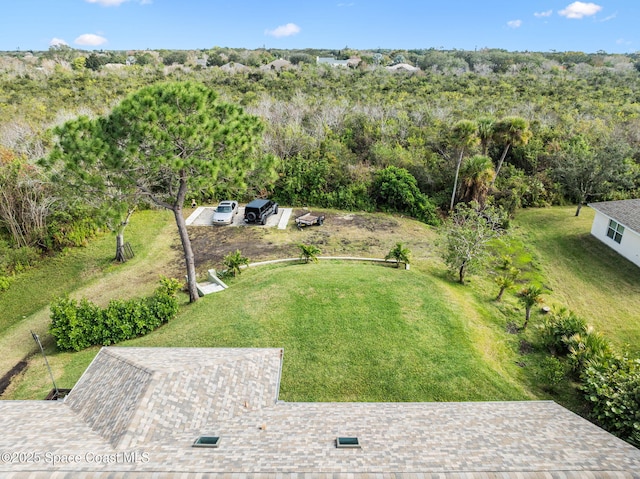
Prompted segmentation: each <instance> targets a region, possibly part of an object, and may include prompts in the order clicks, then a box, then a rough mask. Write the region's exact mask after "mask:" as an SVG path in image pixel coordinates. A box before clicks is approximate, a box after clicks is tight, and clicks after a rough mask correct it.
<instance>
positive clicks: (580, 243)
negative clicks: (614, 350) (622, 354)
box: [514, 207, 640, 355]
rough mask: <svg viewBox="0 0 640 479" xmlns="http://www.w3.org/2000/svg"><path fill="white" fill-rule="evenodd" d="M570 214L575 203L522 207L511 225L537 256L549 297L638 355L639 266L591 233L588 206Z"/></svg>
mask: <svg viewBox="0 0 640 479" xmlns="http://www.w3.org/2000/svg"><path fill="white" fill-rule="evenodd" d="M574 213H575V207H564V208H559V207H556V208H547V209H544V210H537V209H527V210H522V211H520V212H518V216H517V218H516V221H515V222H514V223H515V225H516V226H517V228H518V229H519V230H520V232H521V233H522V234H523V236H524V237H525V238H526V242H527V243H528V245H529V246H530V247H531V248H532V249H533V250H534V252H535V254H536V256H537V258H538V260H539V263H540V266H541V268H542V270H543V274H544V276H546V286H547V287H548V288H549V289H550V290H551V291H552V292H551V294H550V295H548V296H547V297H548V298H549V301H550V302H552V303H557V304H561V305H565V306H567V307H568V308H569V309H571V310H573V311H575V312H576V313H577V314H579V315H580V316H582V317H583V318H585V319H586V320H587V322H588V323H589V324H591V325H593V326H594V327H595V328H596V330H598V331H602V332H603V333H604V334H605V336H606V337H607V338H609V339H610V340H611V341H612V342H613V343H614V344H615V345H616V346H617V347H618V348H622V347H624V346H625V345H629V346H630V349H631V351H632V352H633V353H634V354H636V355H640V313H639V312H640V268H638V266H636V265H635V264H633V263H631V262H630V261H628V260H626V259H624V258H623V257H622V256H620V255H619V254H617V253H616V252H615V251H613V250H612V249H611V248H609V247H607V246H605V245H604V244H603V243H602V242H600V241H599V240H597V239H596V238H594V237H593V236H591V233H590V232H591V223H592V221H593V216H594V211H593V210H592V209H591V208H588V207H585V208H583V209H582V212H581V213H580V216H579V217H577V218H576V217H575V216H574Z"/></svg>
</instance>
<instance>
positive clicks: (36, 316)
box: [0, 210, 176, 397]
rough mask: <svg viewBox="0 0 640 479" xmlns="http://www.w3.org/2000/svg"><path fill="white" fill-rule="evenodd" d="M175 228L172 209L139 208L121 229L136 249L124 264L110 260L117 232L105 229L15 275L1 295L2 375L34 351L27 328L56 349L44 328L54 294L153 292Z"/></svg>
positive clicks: (95, 296)
mask: <svg viewBox="0 0 640 479" xmlns="http://www.w3.org/2000/svg"><path fill="white" fill-rule="evenodd" d="M174 230H175V226H173V218H172V216H171V215H170V214H167V213H165V212H162V211H150V210H149V211H141V212H138V213H136V214H135V215H134V217H133V220H132V222H131V225H130V226H129V227H128V228H127V231H126V233H125V240H126V241H129V242H130V243H131V246H132V248H133V250H134V252H135V254H136V256H135V257H134V258H133V259H131V260H130V261H128V262H127V263H125V264H115V263H114V262H113V257H114V255H115V237H114V235H113V234H109V233H105V234H103V235H100V236H99V237H97V238H94V239H93V240H92V241H91V242H90V244H89V245H88V246H86V247H82V248H74V249H71V250H69V251H68V252H66V253H64V254H61V255H59V256H57V257H55V258H50V259H47V260H45V261H44V262H43V263H41V264H40V265H39V266H38V267H37V268H34V269H32V270H29V271H27V272H25V273H23V274H22V275H20V276H18V277H17V279H16V281H15V282H14V283H13V284H12V285H11V288H9V290H8V291H6V292H4V293H2V294H1V295H0V311H1V312H2V314H0V351H2V354H1V355H0V376H2V375H3V374H4V373H6V372H7V371H9V370H11V368H12V367H13V366H15V365H16V364H17V363H18V362H19V361H20V360H22V359H23V358H25V357H27V356H30V355H32V354H34V353H36V352H38V347H37V345H36V344H35V342H34V341H33V338H32V337H31V333H30V332H31V331H34V332H36V333H37V334H39V335H40V337H41V339H42V341H43V342H44V344H45V346H46V347H47V351H48V352H52V351H53V350H54V349H53V341H52V338H51V337H50V336H49V335H48V333H47V330H48V326H49V323H50V319H49V303H50V302H51V300H53V299H54V298H57V297H59V296H62V295H64V294H69V295H70V296H71V297H74V298H77V299H79V298H81V297H86V298H89V299H91V301H93V302H96V303H98V304H103V305H104V304H106V303H107V302H108V301H109V300H110V299H112V298H127V297H132V296H138V295H146V294H149V293H150V292H151V291H153V289H154V288H155V287H156V286H157V284H158V280H159V278H160V276H161V275H163V274H164V275H171V273H170V268H169V265H168V262H167V261H168V259H170V258H172V257H173V256H172V251H171V244H172V242H173V241H174V239H175V236H176V235H175V232H174ZM38 361H40V362H41V361H42V358H41V357H40V358H39V359H38V358H37V357H36V358H34V359H32V360H31V361H30V365H29V368H31V364H32V363H33V364H34V365H37V364H38ZM61 367H62V366H61ZM47 382H48V384H49V386H50V381H45V382H44V383H45V384H46V383H47ZM26 396H27V397H28V395H26ZM33 397H37V396H33Z"/></svg>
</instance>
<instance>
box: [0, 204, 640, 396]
mask: <svg viewBox="0 0 640 479" xmlns="http://www.w3.org/2000/svg"><path fill="white" fill-rule="evenodd" d="M159 214H160V213H158V212H155V213H153V214H151V216H150V217H149V218H147V221H149V222H150V225H152V224H155V222H159V223H158V226H157V228H155V229H154V227H150V228H149V229H147V228H145V225H144V222H140V224H139V226H138V228H140V229H139V230H136V229H132V234H131V236H130V237H131V239H132V241H135V242H136V243H137V244H140V246H139V249H140V251H141V256H140V257H137V259H136V262H131V263H128V264H127V265H126V266H125V267H114V266H112V265H109V264H108V258H109V256H110V255H111V252H110V248H108V247H107V246H105V247H104V248H105V249H104V250H100V249H97V250H94V253H93V254H95V255H96V257H95V258H93V257H92V258H90V259H89V260H88V262H87V263H86V264H85V265H84V267H85V268H86V269H85V271H91V274H88V273H85V276H84V278H83V277H81V278H80V279H79V280H78V281H79V283H81V284H80V285H79V286H78V287H77V288H76V289H75V290H74V293H73V296H75V297H80V296H86V297H89V298H90V299H92V300H97V301H98V302H101V301H102V302H104V301H106V299H108V298H110V297H124V296H130V295H132V294H133V293H136V294H146V293H145V291H147V290H149V291H150V289H151V286H152V285H155V284H156V283H155V280H154V281H138V282H139V283H140V284H137V282H136V279H137V278H138V279H139V278H145V277H148V276H149V275H155V277H157V275H158V274H159V270H161V269H162V268H163V265H166V261H167V255H169V254H173V255H174V257H175V251H173V252H172V253H169V249H168V244H169V243H170V242H171V241H172V240H171V238H174V239H175V232H172V228H174V227H173V225H172V221H171V218H168V219H167V217H163V216H161V219H158V216H156V215H159ZM592 218H593V212H592V211H591V210H590V209H587V208H585V209H583V212H582V213H581V216H580V217H578V218H575V217H574V216H573V209H572V208H548V209H536V210H533V209H531V210H523V211H520V212H519V214H518V217H517V218H516V220H515V221H514V226H515V228H514V231H513V233H514V234H515V235H516V236H518V237H519V238H521V239H523V240H524V242H525V243H526V246H527V247H528V248H530V249H531V250H532V252H533V256H534V258H535V259H534V263H535V264H537V265H538V267H539V271H536V273H535V276H536V279H541V280H543V281H544V283H545V287H547V288H548V290H549V291H548V294H545V295H544V298H545V303H546V304H558V305H566V306H568V307H569V308H571V309H572V310H574V311H576V312H577V313H578V314H580V315H582V316H583V317H585V318H586V319H587V320H588V322H589V323H591V324H593V325H594V326H595V327H596V329H597V330H599V331H602V332H603V333H604V334H605V335H606V337H607V338H609V339H610V340H611V341H612V342H613V343H614V344H615V345H616V346H618V347H620V348H622V347H623V346H624V345H625V344H630V345H631V350H632V351H633V352H636V353H637V352H638V346H639V345H640V341H638V340H639V339H640V318H639V317H638V313H637V312H638V311H640V294H638V293H640V268H637V267H636V266H635V265H633V264H632V263H630V262H628V261H626V260H624V259H623V258H621V257H620V256H619V255H617V254H616V253H615V252H613V251H611V250H610V249H609V248H607V247H606V246H605V245H602V244H601V243H600V242H599V241H597V240H596V239H595V238H593V237H591V235H590V233H589V232H590V228H591V221H592ZM407 225H408V226H407ZM367 231H368V230H367ZM312 232H313V231H312ZM320 232H322V233H323V234H325V235H326V237H327V239H330V240H331V241H338V242H339V241H340V239H339V238H340V235H339V234H338V232H337V231H333V230H331V229H330V226H328V225H327V227H326V228H324V229H323V230H319V231H318V233H320ZM286 233H289V232H279V234H280V235H281V236H282V237H281V238H280V239H281V240H282V241H285V242H286V240H287V238H286V237H285V234H286ZM297 233H298V232H297V231H293V232H291V239H290V241H292V242H294V243H295V242H299V241H300V239H299V237H298V236H299V235H298V236H295V235H296V234H297ZM387 233H389V234H391V233H394V234H395V235H397V240H399V241H404V242H405V243H407V244H410V245H412V251H413V252H414V260H413V262H412V264H411V270H410V271H404V270H396V269H394V268H390V267H388V266H381V265H375V264H370V263H360V262H347V261H345V262H335V261H333V262H325V261H321V262H320V263H317V264H291V263H289V264H280V265H272V266H261V267H257V268H251V269H249V270H246V271H244V272H243V273H242V275H241V276H240V277H238V278H237V279H235V280H230V281H229V283H230V284H231V287H230V288H229V289H228V290H226V291H224V292H222V293H217V294H214V295H210V296H207V297H205V298H202V299H201V300H200V301H198V302H197V303H196V304H193V305H188V304H184V305H183V307H182V308H181V311H180V313H179V315H178V317H177V318H176V319H175V320H173V321H172V322H171V323H169V324H167V325H165V326H163V327H162V328H160V329H158V330H157V331H155V332H153V333H151V334H149V335H147V336H146V337H142V338H138V339H135V340H132V341H128V342H126V343H123V344H122V346H165V347H166V346H175V347H196V346H197V347H282V348H284V350H285V354H284V364H283V375H282V383H281V390H280V397H281V399H284V400H287V401H469V400H472V401H475V400H517V399H536V398H538V399H548V398H549V397H550V396H549V394H548V393H547V392H545V391H543V390H542V389H541V388H540V385H539V384H538V383H539V381H538V379H537V376H536V370H535V368H536V362H537V361H538V359H537V356H536V355H535V354H531V353H529V354H521V353H520V351H519V347H520V340H521V339H523V337H524V339H526V340H527V341H532V342H535V328H536V326H537V324H539V322H540V321H541V318H542V315H541V314H540V313H539V311H538V309H536V311H535V312H534V315H533V317H532V321H531V324H530V327H529V329H528V330H527V332H526V334H525V335H522V334H509V333H507V332H506V325H507V324H508V323H510V322H515V323H516V324H521V323H522V321H523V320H524V312H523V310H522V308H521V306H520V304H519V303H518V301H517V299H516V297H515V293H516V292H517V291H516V290H514V291H511V292H510V293H509V294H507V295H505V299H504V300H503V302H502V303H496V302H495V301H494V298H495V294H496V293H497V287H496V285H495V284H494V283H493V280H492V278H493V277H492V275H491V274H489V272H487V273H486V274H483V273H479V274H477V275H474V276H472V277H470V283H469V284H467V285H465V286H461V285H459V284H457V283H455V281H454V280H453V278H452V277H451V276H450V275H449V274H447V273H446V270H445V267H444V265H443V264H442V263H441V261H440V260H439V259H438V257H437V252H436V250H435V249H434V248H433V243H434V241H435V235H434V232H433V231H432V230H431V229H429V228H427V227H425V226H424V225H420V224H419V223H416V222H413V221H410V220H398V225H397V226H394V228H393V231H389V232H387ZM138 235H140V237H138ZM347 237H348V238H352V237H353V232H352V231H350V232H349V236H347ZM310 238H311V236H309V237H308V238H307V239H310ZM387 239H388V240H389V241H388V242H389V244H391V245H392V241H391V239H392V238H387ZM100 241H102V239H100ZM386 242H387V241H386V240H385V244H386ZM110 245H111V242H109V246H110ZM350 245H351V246H352V245H353V243H351V244H350ZM85 251H86V252H89V251H91V250H90V249H87V250H85ZM145 252H146V253H145ZM107 253H108V256H105V255H107ZM353 254H354V255H356V256H357V255H358V254H357V251H354V252H353ZM359 255H360V256H371V255H372V254H371V252H370V251H368V250H364V251H361V252H360V254H359ZM374 255H375V254H374ZM90 256H91V255H90ZM96 258H97V259H96ZM105 258H107V259H105ZM138 261H139V262H138ZM96 262H97V263H96ZM100 262H103V263H104V266H100ZM96 264H98V266H91V265H96ZM69 274H71V273H69ZM68 281H71V280H68ZM73 281H76V279H73ZM129 282H131V284H134V285H137V286H133V287H132V288H129V287H128V286H129ZM73 284H75V283H73ZM40 287H46V286H42V285H40ZM56 287H57V286H56ZM516 289H517V288H516ZM183 299H184V298H183ZM47 323H48V318H47V314H46V307H44V308H42V307H41V308H40V309H38V310H37V311H36V312H35V313H33V314H31V315H30V316H27V318H26V320H23V321H21V322H19V323H18V324H17V325H16V326H14V327H12V328H10V331H9V333H16V332H17V331H18V328H22V329H24V330H23V331H21V335H20V338H22V339H21V342H20V343H18V342H16V341H17V340H9V342H7V341H8V339H7V338H10V336H8V335H7V333H6V332H5V333H1V332H0V349H1V350H3V351H6V352H7V353H8V355H9V356H11V355H13V356H15V357H17V359H18V360H19V359H21V358H22V357H24V356H20V355H19V354H17V353H15V352H14V351H13V348H15V347H18V348H19V347H22V345H23V343H24V344H28V347H29V348H33V344H32V340H31V338H30V336H29V335H28V328H27V329H25V328H26V327H27V326H28V325H29V326H30V325H32V324H37V325H39V327H40V328H41V329H42V330H43V331H46V325H47ZM14 336H15V334H14ZM23 336H24V338H23ZM25 338H26V339H25ZM12 341H13V342H12ZM25 341H26V343H25ZM98 350H99V348H97V347H94V348H90V349H87V350H85V351H82V352H80V353H60V352H55V350H54V349H53V348H51V347H50V348H49V352H50V355H49V361H50V363H51V365H52V368H53V370H54V375H55V376H56V380H57V382H58V386H59V387H64V388H70V387H72V386H73V385H74V384H75V382H76V381H77V379H78V378H79V377H80V375H81V374H82V372H83V371H84V370H85V368H86V367H87V366H88V364H89V363H90V361H91V360H92V359H93V357H94V356H95V354H96V353H97V351H98ZM3 360H4V358H2V359H0V362H1V361H3ZM5 362H6V361H5ZM13 364H15V362H14V363H13ZM13 364H11V365H13ZM50 388H51V386H50V380H49V378H48V375H47V373H46V369H45V368H44V365H43V362H42V359H41V358H40V357H36V356H34V357H33V358H32V359H31V360H30V362H29V367H28V369H27V371H26V373H25V374H24V375H23V376H22V377H20V378H18V379H17V380H16V381H14V384H12V387H11V389H10V390H8V391H7V393H5V395H4V396H3V398H6V399H34V398H40V397H44V395H46V393H47V392H48V391H49V390H50ZM569 396H570V395H569ZM569 396H568V399H567V398H564V399H562V398H558V397H555V396H554V398H556V399H560V400H561V401H562V402H563V403H567V405H569V406H571V405H572V403H571V401H574V398H573V397H572V396H571V397H569ZM576 404H577V403H576ZM576 404H573V406H574V407H575V408H578V406H577V405H576Z"/></svg>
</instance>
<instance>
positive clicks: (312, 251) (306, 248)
mask: <svg viewBox="0 0 640 479" xmlns="http://www.w3.org/2000/svg"><path fill="white" fill-rule="evenodd" d="M298 247H299V248H300V259H304V262H305V263H309V262H311V263H317V262H318V255H319V254H320V253H321V251H320V248H318V247H317V246H316V245H313V244H299V245H298Z"/></svg>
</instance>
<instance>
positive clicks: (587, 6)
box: [558, 2, 602, 19]
mask: <svg viewBox="0 0 640 479" xmlns="http://www.w3.org/2000/svg"><path fill="white" fill-rule="evenodd" d="M600 10H602V7H601V6H600V5H596V4H595V3H584V2H573V3H572V4H571V5H567V7H566V8H565V9H564V10H560V11H559V12H558V13H559V14H560V15H562V16H563V17H567V18H577V19H580V18H583V17H590V16H591V15H595V14H596V13H598V12H599V11H600Z"/></svg>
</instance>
